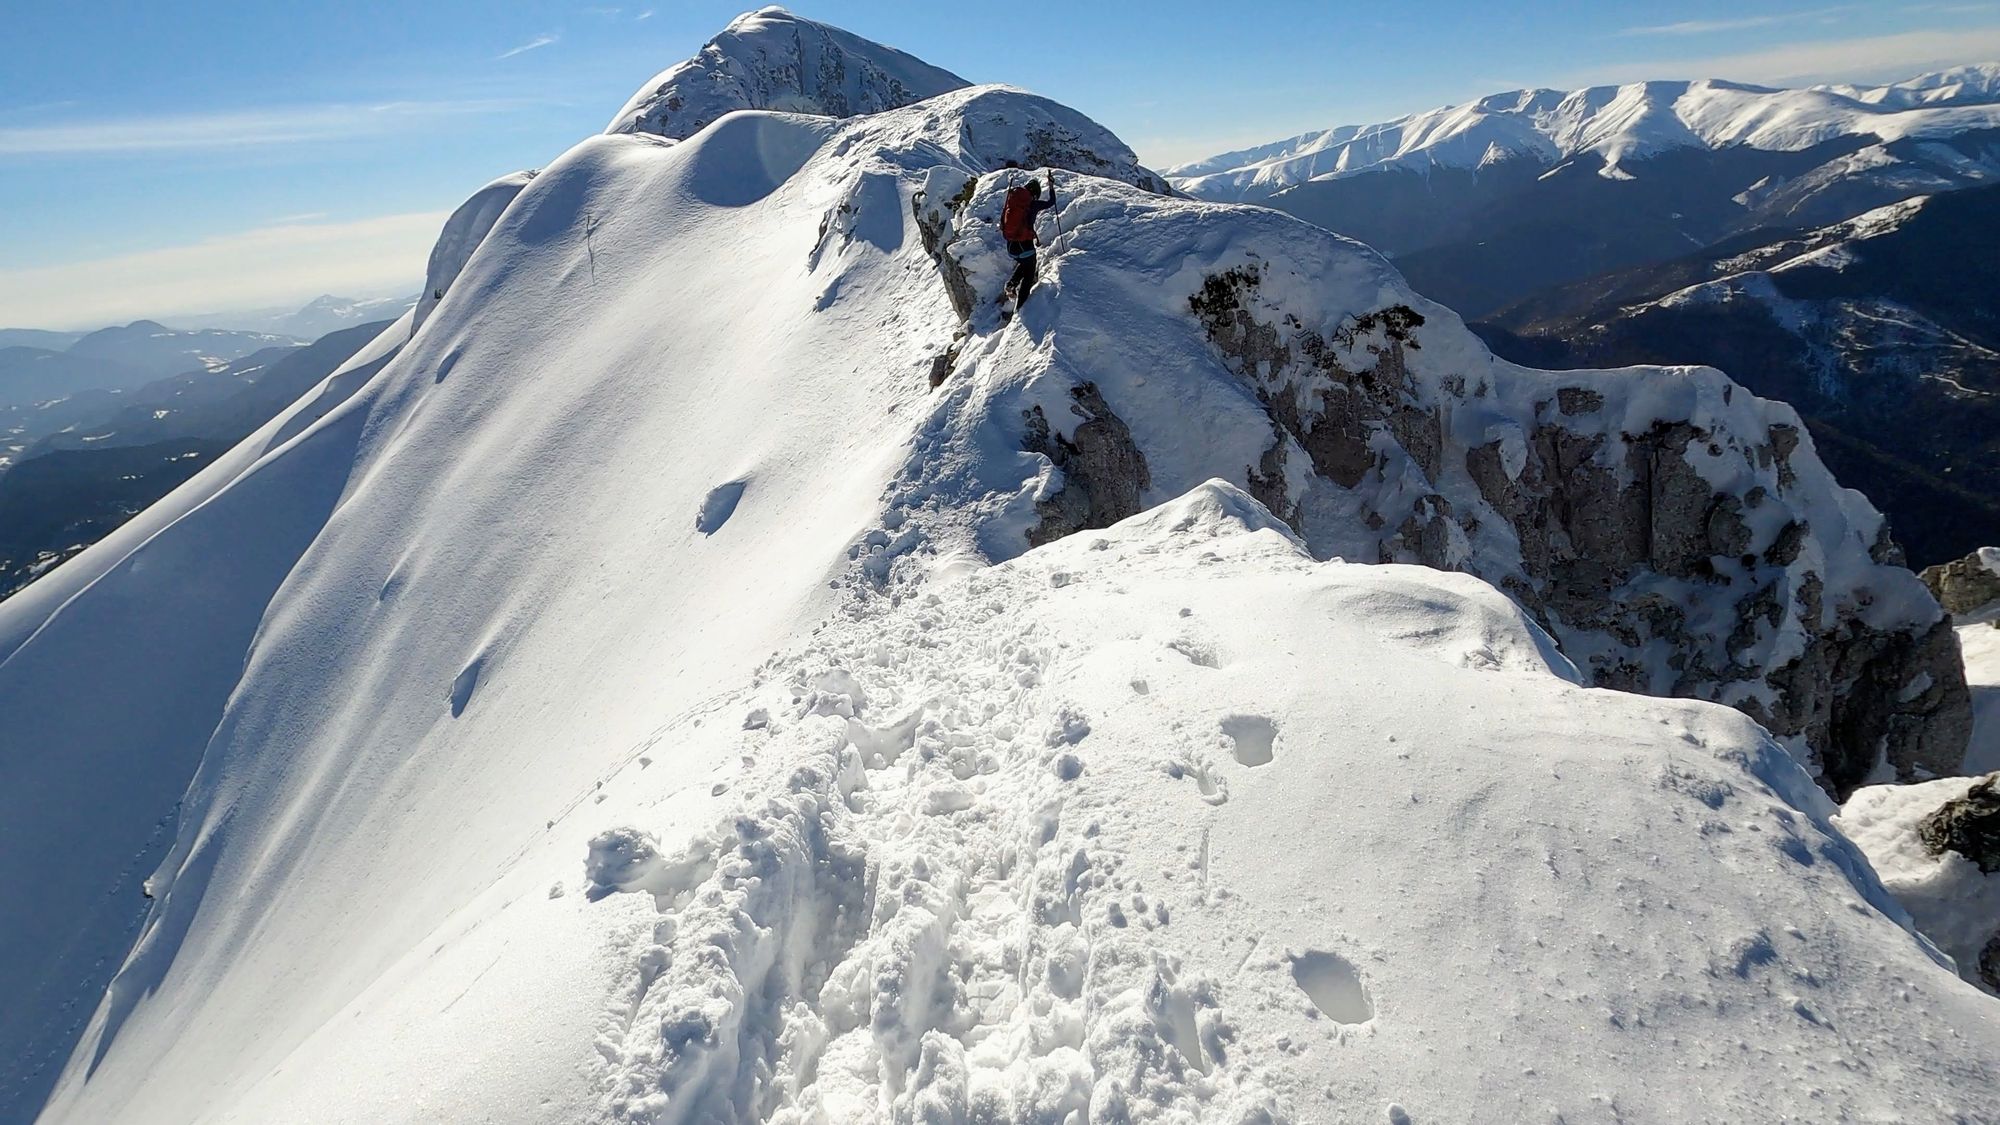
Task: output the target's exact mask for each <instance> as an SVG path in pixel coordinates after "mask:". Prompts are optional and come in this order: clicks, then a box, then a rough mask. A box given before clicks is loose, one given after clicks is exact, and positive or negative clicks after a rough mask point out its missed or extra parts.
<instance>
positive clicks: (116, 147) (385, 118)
mask: <svg viewBox="0 0 2000 1125" xmlns="http://www.w3.org/2000/svg"><path fill="white" fill-rule="evenodd" d="M518 104H520V103H519V102H518V101H509V100H499V99H488V100H472V101H435V102H384V103H381V104H377V105H338V104H335V105H304V106H291V107H280V108H275V109H254V110H224V111H220V112H216V113H197V114H175V115H161V116H151V117H117V118H101V119H98V120H94V121H69V122H63V123H60V124H51V125H23V126H15V127H0V159H5V158H7V157H22V156H84V155H91V154H104V153H131V152H168V151H174V150H190V151H212V150H218V149H231V148H248V147H255V146H259V145H281V144H298V143H301V142H308V141H328V140H343V139H349V138H354V137H368V136H378V135H381V134H383V133H389V132H394V131H397V130H401V129H409V128H416V127H420V126H423V125H427V124H433V123H435V122H437V121H439V120H441V119H444V118H450V117H459V116H464V115H467V114H473V113H485V112H489V111H491V110H494V109H500V108H506V107H508V106H513V105H518Z"/></svg>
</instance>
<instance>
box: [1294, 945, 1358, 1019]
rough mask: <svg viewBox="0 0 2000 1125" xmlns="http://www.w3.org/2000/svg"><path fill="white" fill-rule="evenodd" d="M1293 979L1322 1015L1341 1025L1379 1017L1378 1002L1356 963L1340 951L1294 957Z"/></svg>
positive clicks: (1312, 951)
mask: <svg viewBox="0 0 2000 1125" xmlns="http://www.w3.org/2000/svg"><path fill="white" fill-rule="evenodd" d="M1292 979H1293V980H1295V981H1297V982H1298V985H1299V988H1300V989H1301V990H1303V991H1304V992H1305V994H1306V998H1307V999H1309V1000H1311V1001H1312V1005H1313V1007H1314V1008H1317V1009H1319V1012H1320V1014H1322V1015H1324V1016H1326V1017H1327V1018H1328V1019H1331V1020H1332V1021H1333V1022H1335V1023H1339V1024H1349V1025H1352V1024H1362V1023H1367V1022H1368V1021H1369V1020H1371V1019H1374V1018H1375V1002H1374V1001H1373V1000H1371V999H1370V998H1369V996H1368V989H1367V988H1366V987H1364V986H1363V985H1362V983H1361V974H1360V973H1358V972H1356V971H1355V969H1354V964H1353V963H1352V962H1350V961H1349V960H1348V959H1347V958H1345V957H1342V956H1341V955H1340V954H1338V953H1328V952H1326V951H1324V950H1320V949H1310V950H1307V951H1306V952H1304V953H1301V954H1299V955H1298V956H1296V957H1294V958H1292Z"/></svg>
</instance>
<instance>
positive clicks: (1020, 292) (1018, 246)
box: [1007, 239, 1037, 305]
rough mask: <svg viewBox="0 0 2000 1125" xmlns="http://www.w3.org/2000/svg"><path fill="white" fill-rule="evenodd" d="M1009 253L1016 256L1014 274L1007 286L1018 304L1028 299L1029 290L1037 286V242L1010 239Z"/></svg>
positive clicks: (1008, 244) (1008, 280)
mask: <svg viewBox="0 0 2000 1125" xmlns="http://www.w3.org/2000/svg"><path fill="white" fill-rule="evenodd" d="M1007 253H1009V254H1011V255H1013V257H1014V276H1013V277H1010V278H1008V279H1007V288H1008V290H1009V291H1011V292H1012V293H1013V294H1014V303H1015V304H1017V305H1018V304H1020V303H1021V302H1022V301H1025V300H1027V299H1028V290H1030V289H1033V288H1034V287H1035V278H1036V276H1037V275H1036V271H1035V244H1034V243H1032V242H1015V241H1012V240H1011V239H1010V240H1009V241H1008V243H1007ZM1023 255H1025V256H1023Z"/></svg>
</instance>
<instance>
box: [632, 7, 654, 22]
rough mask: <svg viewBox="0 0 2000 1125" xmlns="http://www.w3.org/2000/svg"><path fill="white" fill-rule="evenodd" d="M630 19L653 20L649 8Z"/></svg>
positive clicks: (651, 11) (651, 10)
mask: <svg viewBox="0 0 2000 1125" xmlns="http://www.w3.org/2000/svg"><path fill="white" fill-rule="evenodd" d="M632 18H633V19H635V20H649V19H652V18H653V9H651V8H647V9H646V10H645V11H643V12H640V13H639V14H638V15H636V16H633V17H632Z"/></svg>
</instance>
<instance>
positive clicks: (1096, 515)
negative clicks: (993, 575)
mask: <svg viewBox="0 0 2000 1125" xmlns="http://www.w3.org/2000/svg"><path fill="white" fill-rule="evenodd" d="M1070 395H1071V397H1072V398H1074V399H1075V400H1076V401H1075V402H1073V403H1072V404H1071V405H1070V412H1071V413H1072V414H1074V415H1076V416H1077V417H1079V418H1082V419H1083V421H1082V422H1080V423H1079V424H1078V425H1077V427H1076V436H1075V437H1074V438H1064V437H1063V436H1062V435H1061V434H1060V433H1057V432H1055V431H1054V430H1053V429H1051V427H1050V426H1049V420H1048V417H1047V416H1046V415H1044V414H1043V413H1042V408H1041V407H1039V406H1037V407H1035V408H1034V409H1032V410H1030V411H1028V412H1027V414H1026V421H1027V431H1028V433H1027V441H1026V442H1025V443H1024V444H1025V447H1026V448H1027V450H1028V452H1030V453H1040V454H1042V455H1043V456H1045V457H1047V458H1048V459H1049V460H1050V461H1052V462H1054V464H1055V466H1056V468H1058V469H1061V470H1062V474H1063V488H1062V491H1060V492H1057V493H1056V494H1055V495H1054V496H1051V497H1049V498H1047V499H1045V500H1043V501H1041V502H1040V503H1039V504H1037V505H1036V506H1035V509H1036V511H1037V512H1038V513H1039V514H1040V515H1041V517H1042V522H1041V523H1040V524H1039V525H1038V526H1036V527H1034V528H1032V529H1030V530H1029V532H1028V542H1029V543H1030V544H1032V545H1034V546H1037V547H1039V546H1041V545H1042V544H1044V543H1050V542H1054V541H1055V540H1057V539H1061V538H1062V537H1063V536H1065V535H1070V534H1074V533H1075V532H1078V531H1083V530H1085V529H1087V528H1098V527H1110V526H1111V525H1112V524H1114V523H1117V522H1118V521H1119V520H1122V519H1124V518H1125V517H1127V516H1135V515H1138V514H1139V510H1140V508H1141V507H1143V504H1142V503H1141V502H1140V497H1141V496H1143V495H1145V492H1146V489H1148V488H1151V487H1152V486H1153V478H1152V474H1151V473H1150V472H1148V471H1147V469H1146V455H1145V454H1144V453H1141V452H1140V451H1139V446H1138V444H1137V443H1136V442H1134V441H1133V440H1132V431H1131V430H1130V429H1127V428H1126V426H1125V423H1124V422H1123V421H1122V420H1121V419H1120V418H1119V417H1118V415H1116V414H1113V413H1112V412H1111V408H1110V407H1109V406H1107V405H1106V404H1105V402H1104V396H1103V395H1102V394H1100V393H1098V390H1097V384H1095V383H1084V384H1082V385H1080V386H1078V387H1076V388H1075V389H1074V390H1072V391H1071V392H1070Z"/></svg>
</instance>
